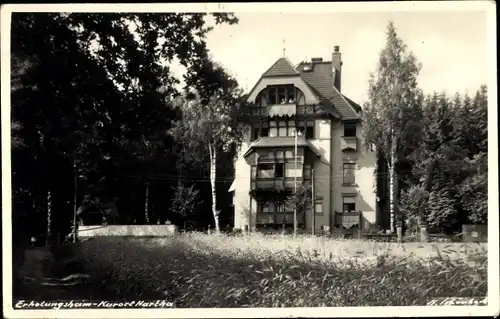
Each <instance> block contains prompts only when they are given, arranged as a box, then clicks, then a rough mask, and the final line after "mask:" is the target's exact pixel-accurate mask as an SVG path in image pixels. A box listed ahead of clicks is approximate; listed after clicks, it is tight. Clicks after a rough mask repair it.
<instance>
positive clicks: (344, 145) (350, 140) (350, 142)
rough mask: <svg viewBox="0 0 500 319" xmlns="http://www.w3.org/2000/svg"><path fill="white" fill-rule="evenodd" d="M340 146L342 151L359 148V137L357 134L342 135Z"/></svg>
mask: <svg viewBox="0 0 500 319" xmlns="http://www.w3.org/2000/svg"><path fill="white" fill-rule="evenodd" d="M340 148H341V150H342V152H348V151H354V152H356V151H357V150H358V138H357V137H356V136H342V137H341V138H340Z"/></svg>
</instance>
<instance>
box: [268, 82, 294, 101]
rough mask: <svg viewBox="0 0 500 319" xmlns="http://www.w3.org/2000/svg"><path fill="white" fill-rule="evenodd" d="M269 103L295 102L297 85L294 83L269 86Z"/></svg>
mask: <svg viewBox="0 0 500 319" xmlns="http://www.w3.org/2000/svg"><path fill="white" fill-rule="evenodd" d="M268 92H269V95H268V96H269V104H293V103H295V87H294V86H293V85H276V86H269V87H268Z"/></svg>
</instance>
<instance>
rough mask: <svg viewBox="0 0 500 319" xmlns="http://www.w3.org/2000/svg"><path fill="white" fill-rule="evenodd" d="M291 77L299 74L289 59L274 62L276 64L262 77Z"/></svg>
mask: <svg viewBox="0 0 500 319" xmlns="http://www.w3.org/2000/svg"><path fill="white" fill-rule="evenodd" d="M290 75H299V72H298V71H297V70H296V69H295V68H294V67H293V66H292V64H291V63H290V61H288V59H287V58H284V57H283V58H279V59H278V60H277V61H276V62H274V64H273V65H272V66H271V67H270V68H269V69H268V70H267V71H266V72H264V74H262V77H268V76H290Z"/></svg>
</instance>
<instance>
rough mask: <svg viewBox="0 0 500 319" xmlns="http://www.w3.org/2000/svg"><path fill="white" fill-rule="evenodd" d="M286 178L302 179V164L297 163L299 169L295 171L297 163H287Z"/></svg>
mask: <svg viewBox="0 0 500 319" xmlns="http://www.w3.org/2000/svg"><path fill="white" fill-rule="evenodd" d="M295 174H296V175H295ZM285 177H288V178H290V177H297V178H301V177H302V164H301V163H297V169H295V162H288V163H285Z"/></svg>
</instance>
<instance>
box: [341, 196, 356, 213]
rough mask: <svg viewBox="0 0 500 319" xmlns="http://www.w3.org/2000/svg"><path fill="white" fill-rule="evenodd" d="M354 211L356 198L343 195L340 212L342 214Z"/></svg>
mask: <svg viewBox="0 0 500 319" xmlns="http://www.w3.org/2000/svg"><path fill="white" fill-rule="evenodd" d="M355 210H356V197H355V196H353V195H344V196H343V197H342V211H343V212H344V213H349V212H354V211H355Z"/></svg>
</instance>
